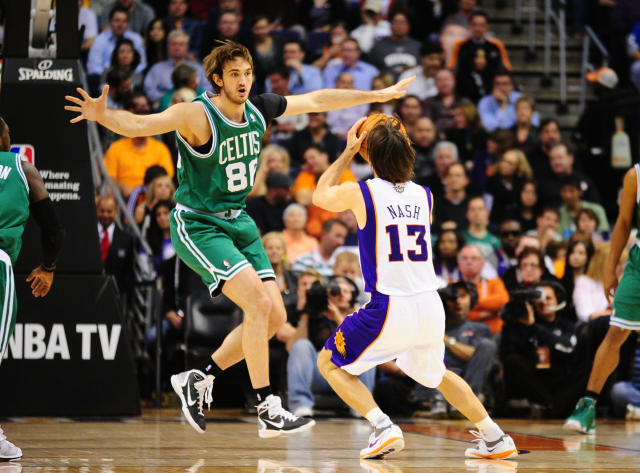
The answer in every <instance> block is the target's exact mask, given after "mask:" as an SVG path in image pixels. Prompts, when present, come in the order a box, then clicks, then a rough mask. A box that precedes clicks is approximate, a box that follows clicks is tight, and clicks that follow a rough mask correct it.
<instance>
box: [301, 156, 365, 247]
mask: <svg viewBox="0 0 640 473" xmlns="http://www.w3.org/2000/svg"><path fill="white" fill-rule="evenodd" d="M304 160H305V167H304V170H303V171H302V172H300V174H298V177H297V178H296V180H295V182H294V184H293V188H292V189H291V191H292V193H293V197H294V199H295V200H296V202H298V203H300V204H302V205H305V206H308V221H307V233H309V235H311V236H314V237H319V236H320V233H321V229H320V227H321V226H322V225H323V223H324V222H325V221H327V220H329V219H331V218H336V217H337V214H336V213H335V212H329V211H328V210H324V209H321V208H320V207H317V206H315V205H312V204H311V196H312V195H313V191H314V189H315V188H316V182H317V179H318V177H320V175H321V174H322V173H323V172H325V171H326V170H327V169H328V168H329V155H328V154H327V152H326V150H325V149H324V148H322V147H321V146H318V145H311V146H309V148H308V149H307V150H306V151H305V152H304ZM346 181H352V182H355V181H356V178H355V176H354V175H353V173H352V172H351V171H350V170H349V169H345V171H344V173H343V174H342V177H340V183H343V182H346Z"/></svg>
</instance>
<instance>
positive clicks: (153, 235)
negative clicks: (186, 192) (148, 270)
mask: <svg viewBox="0 0 640 473" xmlns="http://www.w3.org/2000/svg"><path fill="white" fill-rule="evenodd" d="M174 207H175V204H174V203H173V201H171V200H160V201H158V203H157V204H156V205H155V206H154V207H153V210H152V211H151V226H150V228H149V231H148V233H147V239H148V241H149V246H150V247H151V250H152V251H153V266H154V268H155V270H156V272H159V269H160V264H162V263H163V262H164V261H167V260H169V259H171V258H173V257H174V256H175V254H176V250H175V249H174V248H173V245H172V244H171V229H170V227H169V216H170V215H171V210H172V209H173V208H174Z"/></svg>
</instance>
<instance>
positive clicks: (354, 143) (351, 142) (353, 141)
mask: <svg viewBox="0 0 640 473" xmlns="http://www.w3.org/2000/svg"><path fill="white" fill-rule="evenodd" d="M366 119H367V117H362V118H361V119H360V120H358V121H357V122H355V123H354V124H353V126H352V127H351V129H350V130H349V132H348V133H347V146H346V147H345V149H344V151H345V153H349V154H350V155H351V156H355V154H356V153H357V152H358V151H360V146H362V142H363V141H364V140H365V138H366V137H367V132H366V131H364V132H362V133H360V136H358V130H359V129H360V125H362V123H364V121H365V120H366Z"/></svg>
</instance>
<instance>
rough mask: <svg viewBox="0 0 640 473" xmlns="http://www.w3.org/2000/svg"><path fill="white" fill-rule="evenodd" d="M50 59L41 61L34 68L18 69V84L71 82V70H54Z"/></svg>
mask: <svg viewBox="0 0 640 473" xmlns="http://www.w3.org/2000/svg"><path fill="white" fill-rule="evenodd" d="M52 66H53V60H52V59H42V60H40V61H39V62H38V64H37V66H36V68H35V69H34V68H30V67H19V68H18V82H24V81H49V82H51V81H55V82H73V68H72V67H67V68H64V69H54V68H52Z"/></svg>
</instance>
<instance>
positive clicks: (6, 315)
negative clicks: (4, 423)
mask: <svg viewBox="0 0 640 473" xmlns="http://www.w3.org/2000/svg"><path fill="white" fill-rule="evenodd" d="M17 302H18V301H17V298H16V291H15V281H14V278H13V267H12V266H11V260H10V259H9V255H7V253H5V252H4V251H2V250H0V311H1V312H0V365H1V364H2V359H3V357H4V353H5V350H6V349H7V346H8V344H9V338H10V337H11V334H12V333H13V328H14V326H15V323H16V313H17V311H18V310H17V309H18V306H17ZM0 368H1V366H0ZM20 457H22V450H20V449H19V448H18V447H16V446H15V445H14V444H12V443H11V442H9V441H8V440H7V437H5V435H4V432H3V431H2V428H0V461H9V460H17V459H18V458H20Z"/></svg>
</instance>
